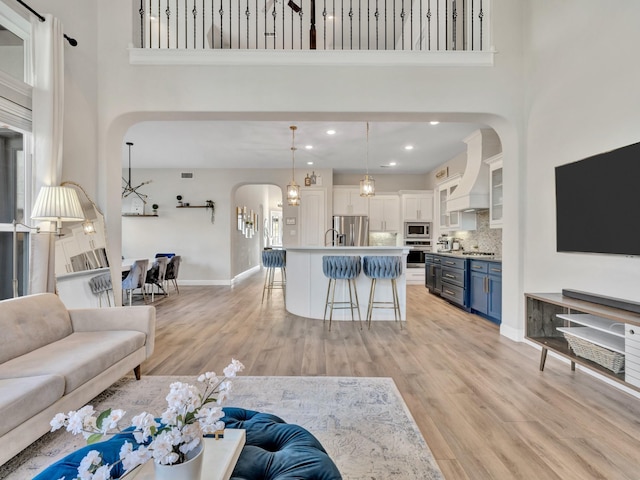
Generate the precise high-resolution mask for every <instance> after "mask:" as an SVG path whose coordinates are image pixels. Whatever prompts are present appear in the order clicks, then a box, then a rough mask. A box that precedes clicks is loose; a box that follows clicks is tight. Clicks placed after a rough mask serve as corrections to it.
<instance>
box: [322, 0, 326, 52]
mask: <svg viewBox="0 0 640 480" xmlns="http://www.w3.org/2000/svg"><path fill="white" fill-rule="evenodd" d="M322 28H323V32H324V33H323V36H322V38H323V42H324V49H325V50H326V49H327V0H324V9H323V10H322Z"/></svg>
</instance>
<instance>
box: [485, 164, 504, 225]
mask: <svg viewBox="0 0 640 480" xmlns="http://www.w3.org/2000/svg"><path fill="white" fill-rule="evenodd" d="M485 163H486V164H487V165H489V227H490V228H502V198H503V195H502V153H499V154H497V155H494V156H493V157H490V158H487V159H486V160H485Z"/></svg>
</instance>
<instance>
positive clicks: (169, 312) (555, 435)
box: [142, 274, 640, 480]
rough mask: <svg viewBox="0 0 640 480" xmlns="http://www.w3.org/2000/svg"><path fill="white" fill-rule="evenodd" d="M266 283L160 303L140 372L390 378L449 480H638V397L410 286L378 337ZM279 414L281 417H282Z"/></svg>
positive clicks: (198, 290) (188, 292)
mask: <svg viewBox="0 0 640 480" xmlns="http://www.w3.org/2000/svg"><path fill="white" fill-rule="evenodd" d="M261 292H262V275H261V274H256V275H253V276H252V277H250V278H248V279H246V280H243V281H242V282H240V283H239V284H236V285H235V286H234V287H182V288H181V289H180V295H177V294H175V293H174V292H173V291H172V292H171V295H170V296H169V298H166V299H163V300H160V301H156V302H155V305H156V308H157V321H158V323H157V336H156V348H155V353H154V354H153V356H152V357H151V358H150V359H149V360H148V361H147V362H145V363H144V364H143V365H142V373H143V375H174V374H189V375H191V374H198V373H201V372H204V371H207V370H216V371H220V370H221V369H222V368H224V366H226V365H227V364H228V363H229V360H230V359H231V357H234V358H237V359H239V360H240V361H242V362H243V363H244V364H245V366H246V370H245V372H244V374H245V375H326V376H384V377H392V378H393V379H394V380H395V382H396V384H397V386H398V388H399V390H400V392H401V393H402V396H403V398H404V400H405V402H406V403H407V405H408V407H409V409H410V410H411V413H412V415H413V417H414V418H415V420H416V422H417V423H418V425H419V427H420V430H421V431H422V434H423V436H424V438H425V439H426V441H427V443H428V444H429V447H430V448H431V450H432V452H433V454H434V456H435V458H436V459H437V461H438V464H439V465H440V468H441V469H442V471H443V473H444V474H445V477H446V478H447V479H449V480H453V479H526V480H529V479H563V480H566V479H580V480H585V479H608V480H610V479H632V480H638V479H640V460H639V459H640V400H638V399H636V398H634V397H632V396H630V395H628V394H626V393H623V392H621V391H619V390H617V389H614V388H613V387H611V386H608V385H606V384H605V383H604V382H601V381H599V380H597V379H594V378H592V377H590V376H588V375H587V374H586V373H584V372H580V371H577V372H571V371H570V368H569V366H568V365H567V364H564V363H562V362H561V361H560V360H558V359H556V358H551V357H550V358H549V359H548V360H547V366H546V368H545V371H544V372H539V371H538V361H539V352H538V351H537V350H536V349H534V348H533V347H531V346H529V345H526V344H522V343H515V342H512V341H510V340H508V339H506V338H504V337H501V336H500V335H499V333H498V328H497V327H496V326H495V325H493V324H491V323H490V322H488V321H486V320H483V319H481V318H479V317H477V316H474V315H470V314H467V313H465V312H463V311H461V310H459V309H457V308H454V307H452V306H450V305H449V304H448V303H446V302H445V301H443V300H441V299H439V298H437V297H434V296H433V295H430V294H428V293H427V291H426V290H425V288H424V287H421V286H409V287H408V293H407V304H408V308H407V317H408V320H407V322H406V325H405V326H404V329H403V330H400V329H399V327H398V325H397V324H394V322H374V324H373V326H372V328H371V331H367V330H366V327H365V329H364V330H363V331H360V330H359V329H358V328H357V322H356V324H352V323H351V322H350V321H349V322H334V324H333V327H332V331H331V332H328V331H327V329H326V326H325V327H323V324H322V321H318V320H308V319H304V318H301V317H296V316H294V315H291V314H288V313H287V312H286V311H285V309H284V307H283V301H282V294H281V292H279V291H276V292H274V295H273V298H271V299H270V300H268V301H266V300H265V303H264V305H261V303H260V296H261ZM276 413H277V412H276Z"/></svg>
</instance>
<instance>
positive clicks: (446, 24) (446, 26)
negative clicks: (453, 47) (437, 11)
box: [444, 2, 449, 50]
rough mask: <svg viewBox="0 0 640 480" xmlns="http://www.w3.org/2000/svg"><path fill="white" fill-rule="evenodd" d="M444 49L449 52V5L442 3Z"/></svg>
mask: <svg viewBox="0 0 640 480" xmlns="http://www.w3.org/2000/svg"><path fill="white" fill-rule="evenodd" d="M444 49H445V50H449V3H448V2H444Z"/></svg>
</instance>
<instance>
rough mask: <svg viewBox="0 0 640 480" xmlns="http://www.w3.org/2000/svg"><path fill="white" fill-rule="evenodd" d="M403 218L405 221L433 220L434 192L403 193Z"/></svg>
mask: <svg viewBox="0 0 640 480" xmlns="http://www.w3.org/2000/svg"><path fill="white" fill-rule="evenodd" d="M402 218H403V220H404V221H405V222H407V221H410V222H413V221H420V222H432V221H433V192H432V191H425V192H419V193H403V194H402Z"/></svg>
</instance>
